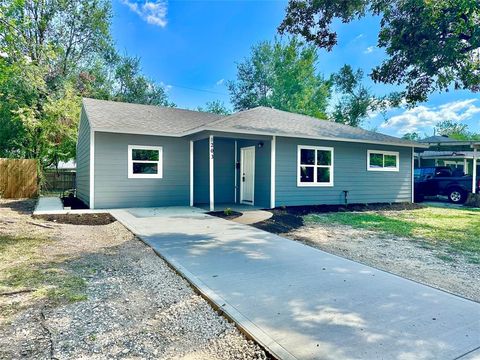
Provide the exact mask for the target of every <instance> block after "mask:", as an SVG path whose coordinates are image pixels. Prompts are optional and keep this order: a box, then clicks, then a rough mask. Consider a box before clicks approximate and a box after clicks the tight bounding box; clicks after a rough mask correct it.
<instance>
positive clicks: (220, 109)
mask: <svg viewBox="0 0 480 360" xmlns="http://www.w3.org/2000/svg"><path fill="white" fill-rule="evenodd" d="M197 110H198V111H203V112H209V113H212V114H218V115H230V114H231V113H232V112H231V111H230V110H229V109H228V108H227V107H226V106H225V104H224V103H223V102H222V101H220V100H213V101H207V103H206V104H205V108H203V107H201V106H199V107H198V108H197Z"/></svg>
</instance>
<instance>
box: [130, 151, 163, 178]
mask: <svg viewBox="0 0 480 360" xmlns="http://www.w3.org/2000/svg"><path fill="white" fill-rule="evenodd" d="M133 149H140V150H157V151H158V161H150V160H133V159H132V150H133ZM134 162H136V163H145V164H151V163H156V164H157V169H158V173H157V174H134V173H133V163H134ZM128 178H129V179H161V178H163V147H162V146H147V145H128Z"/></svg>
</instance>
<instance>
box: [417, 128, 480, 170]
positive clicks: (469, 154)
mask: <svg viewBox="0 0 480 360" xmlns="http://www.w3.org/2000/svg"><path fill="white" fill-rule="evenodd" d="M419 142H421V143H423V144H426V145H428V149H418V150H417V152H416V153H415V159H416V161H415V167H425V166H449V167H451V168H454V169H458V170H459V171H463V172H464V173H465V174H467V175H472V174H473V163H474V157H475V149H474V148H475V147H476V146H477V147H478V146H479V145H480V141H468V140H455V139H452V138H449V137H448V136H438V135H437V136H430V137H428V138H425V139H422V140H419ZM476 168H477V174H478V173H479V171H480V163H479V162H477V166H476Z"/></svg>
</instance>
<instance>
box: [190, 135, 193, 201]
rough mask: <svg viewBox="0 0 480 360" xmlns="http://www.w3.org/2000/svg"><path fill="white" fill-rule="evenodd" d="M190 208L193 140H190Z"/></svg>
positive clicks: (191, 199) (191, 198)
mask: <svg viewBox="0 0 480 360" xmlns="http://www.w3.org/2000/svg"><path fill="white" fill-rule="evenodd" d="M190 206H193V140H190Z"/></svg>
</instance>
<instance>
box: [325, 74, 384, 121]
mask: <svg viewBox="0 0 480 360" xmlns="http://www.w3.org/2000/svg"><path fill="white" fill-rule="evenodd" d="M331 81H332V83H333V86H334V89H335V91H336V92H337V93H338V94H339V99H338V101H337V102H336V103H335V104H334V106H333V111H332V113H331V118H332V119H333V120H334V121H335V122H338V123H342V124H347V125H350V126H360V125H361V124H362V122H363V121H364V120H365V119H366V118H367V117H368V115H369V114H370V113H371V112H374V111H376V110H378V109H381V108H382V106H383V105H384V103H385V100H384V99H383V98H378V97H376V96H374V95H373V94H372V92H371V91H370V89H369V88H367V87H366V86H365V85H364V84H363V71H362V70H361V69H357V70H355V71H354V70H353V69H352V67H351V66H350V65H344V66H343V67H342V68H341V69H340V71H339V72H338V73H335V74H333V75H332V77H331Z"/></svg>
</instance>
